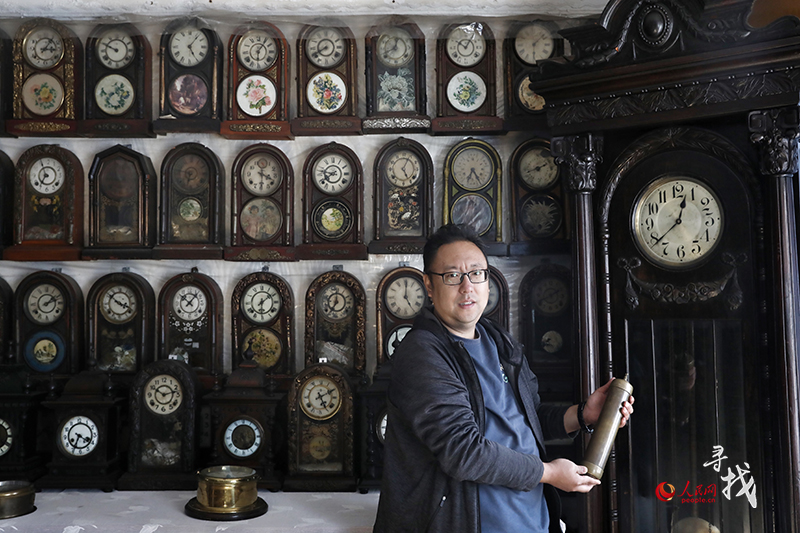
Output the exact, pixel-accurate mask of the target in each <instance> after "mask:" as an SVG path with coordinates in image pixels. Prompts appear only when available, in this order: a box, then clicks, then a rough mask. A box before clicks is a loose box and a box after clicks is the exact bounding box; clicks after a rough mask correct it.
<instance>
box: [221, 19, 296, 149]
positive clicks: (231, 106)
mask: <svg viewBox="0 0 800 533" xmlns="http://www.w3.org/2000/svg"><path fill="white" fill-rule="evenodd" d="M253 29H257V30H263V31H265V32H267V33H268V34H269V35H270V37H272V38H273V39H274V40H275V45H276V47H277V57H276V59H275V62H274V63H273V64H272V65H271V66H270V67H268V68H267V69H266V70H263V71H252V70H249V69H248V68H247V66H246V65H244V64H242V63H241V62H240V61H239V56H238V54H237V53H236V49H237V47H238V45H239V41H240V40H241V39H242V38H243V36H244V34H245V33H246V32H247V31H248V30H253ZM289 55H290V54H289V45H288V43H287V42H286V38H285V37H284V36H283V32H281V30H279V29H278V28H277V27H276V26H275V25H273V24H270V23H268V22H261V21H259V22H251V23H250V24H246V25H243V26H239V27H238V28H236V30H234V32H233V34H232V35H231V38H230V41H228V108H227V110H226V113H227V114H226V120H225V121H223V122H222V127H221V129H220V133H221V134H222V135H223V136H224V137H226V138H228V139H276V140H277V139H294V135H293V134H292V131H291V128H290V125H289V86H290V82H291V79H290V78H289ZM251 74H258V75H261V76H265V77H267V78H269V79H270V80H271V81H272V82H273V83H274V84H275V89H276V96H275V99H276V103H275V107H274V108H273V109H272V110H271V111H270V112H269V113H267V114H266V115H264V116H261V117H253V116H250V115H248V114H247V113H245V112H243V111H242V110H241V109H239V104H238V103H237V101H236V89H237V88H238V86H239V83H240V82H241V81H242V80H243V79H244V78H246V77H247V76H250V75H251Z"/></svg>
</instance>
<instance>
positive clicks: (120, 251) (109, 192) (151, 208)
mask: <svg viewBox="0 0 800 533" xmlns="http://www.w3.org/2000/svg"><path fill="white" fill-rule="evenodd" d="M157 181H158V175H157V174H156V171H155V168H154V167H153V163H152V161H150V158H149V157H147V156H146V155H144V154H141V153H139V152H136V151H134V150H131V149H130V148H128V147H126V146H122V145H120V144H118V145H116V146H112V147H111V148H108V149H107V150H103V151H102V152H100V153H99V154H97V155H96V156H95V157H94V161H93V162H92V168H91V169H90V170H89V180H88V182H89V245H88V246H87V247H86V249H85V250H84V251H83V257H84V258H107V259H112V258H115V259H116V258H136V259H149V258H150V257H151V255H152V253H153V246H154V245H155V243H156V236H157V234H156V225H157V223H158V215H157V211H156V207H157V204H158V197H157V196H156V187H157V186H158V183H157Z"/></svg>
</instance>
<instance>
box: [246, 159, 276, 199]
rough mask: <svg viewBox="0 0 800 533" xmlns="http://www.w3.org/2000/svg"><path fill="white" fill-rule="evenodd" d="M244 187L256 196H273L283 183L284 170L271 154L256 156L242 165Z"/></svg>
mask: <svg viewBox="0 0 800 533" xmlns="http://www.w3.org/2000/svg"><path fill="white" fill-rule="evenodd" d="M241 176H242V177H241V179H242V185H244V188H245V189H247V190H248V192H250V193H252V194H254V195H256V196H267V195H269V194H272V193H273V192H275V191H276V190H278V187H280V185H281V181H283V169H282V167H281V166H280V164H278V160H277V159H275V158H274V157H272V156H271V155H269V154H255V155H252V156H250V157H248V158H247V161H245V162H244V165H242V175H241Z"/></svg>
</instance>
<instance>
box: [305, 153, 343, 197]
mask: <svg viewBox="0 0 800 533" xmlns="http://www.w3.org/2000/svg"><path fill="white" fill-rule="evenodd" d="M312 171H313V173H314V174H313V179H314V185H316V186H317V188H318V189H319V190H320V191H322V192H324V193H328V194H338V193H340V192H342V191H344V190H345V189H347V188H349V187H350V185H351V184H352V183H353V165H351V164H350V160H349V159H347V158H346V157H344V156H343V155H341V154H338V153H334V152H330V153H327V154H323V155H322V156H320V157H319V158H318V159H317V161H316V162H315V163H314V168H313V170H312Z"/></svg>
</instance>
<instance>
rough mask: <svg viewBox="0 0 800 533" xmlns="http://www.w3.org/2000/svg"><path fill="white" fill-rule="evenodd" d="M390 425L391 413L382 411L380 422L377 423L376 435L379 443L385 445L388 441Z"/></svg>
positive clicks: (379, 417)
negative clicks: (387, 433)
mask: <svg viewBox="0 0 800 533" xmlns="http://www.w3.org/2000/svg"><path fill="white" fill-rule="evenodd" d="M388 425H389V413H388V412H386V411H382V412H381V414H379V415H378V421H377V422H376V423H375V435H376V436H377V437H378V442H380V443H381V444H383V443H384V442H385V441H386V428H387V427H388Z"/></svg>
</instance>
